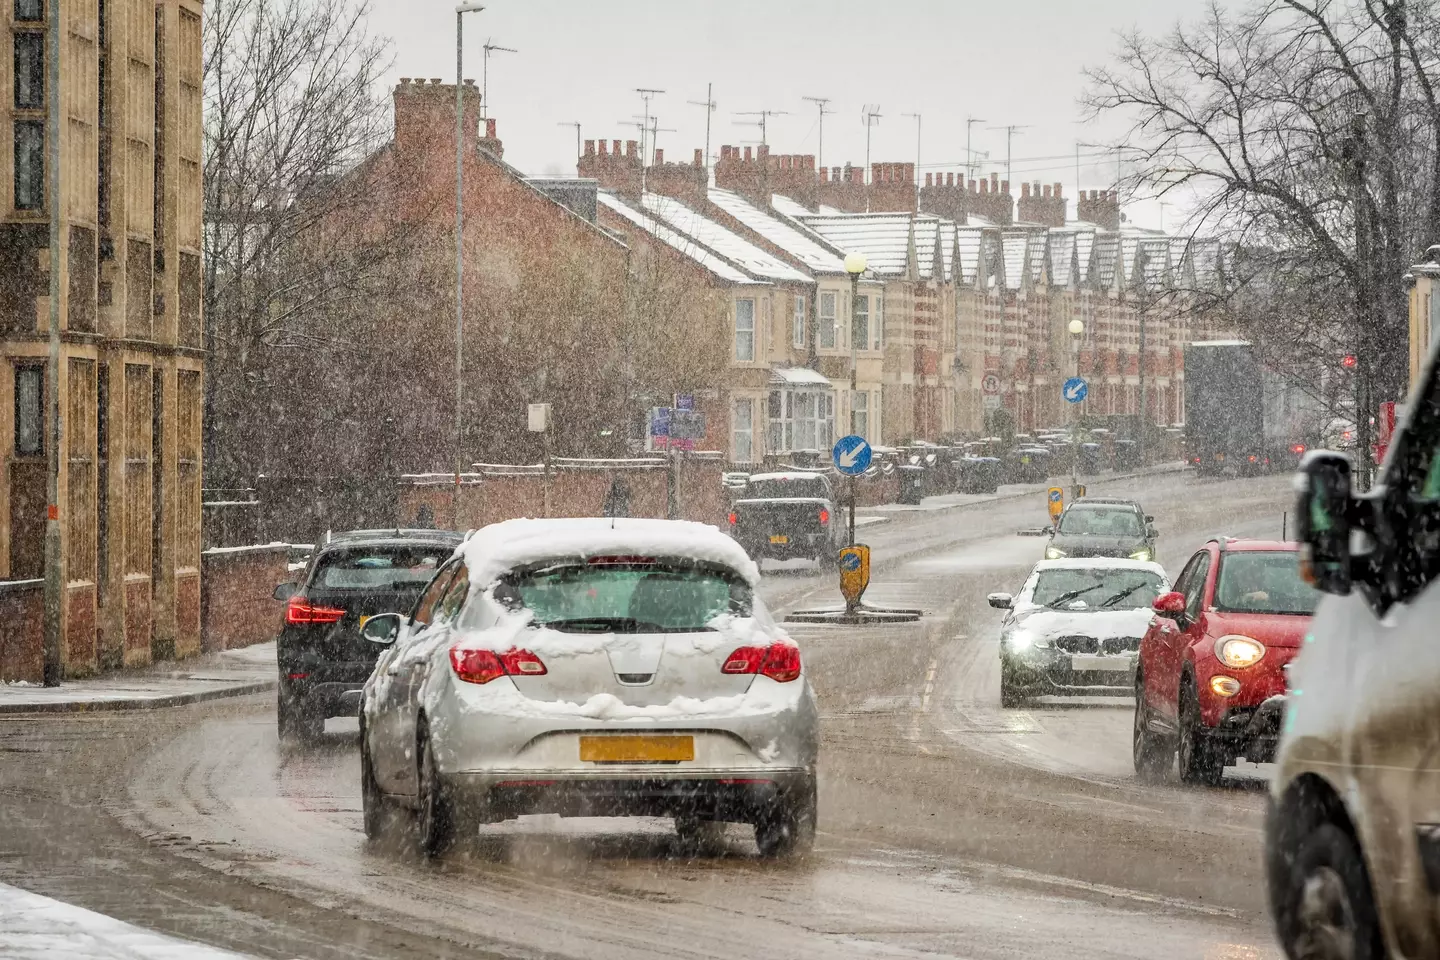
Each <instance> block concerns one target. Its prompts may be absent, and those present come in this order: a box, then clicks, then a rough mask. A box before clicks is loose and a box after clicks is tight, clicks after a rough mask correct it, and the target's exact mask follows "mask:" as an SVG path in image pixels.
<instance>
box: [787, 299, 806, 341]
mask: <svg viewBox="0 0 1440 960" xmlns="http://www.w3.org/2000/svg"><path fill="white" fill-rule="evenodd" d="M790 343H791V344H792V345H794V346H796V347H803V346H805V298H804V297H802V296H799V295H797V296H796V297H795V319H794V320H793V321H791V324H790Z"/></svg>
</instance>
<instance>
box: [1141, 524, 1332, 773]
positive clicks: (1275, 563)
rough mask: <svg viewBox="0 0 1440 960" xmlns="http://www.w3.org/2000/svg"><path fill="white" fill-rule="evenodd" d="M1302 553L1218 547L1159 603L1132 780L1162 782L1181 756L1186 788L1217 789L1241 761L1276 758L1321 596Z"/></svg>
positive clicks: (1258, 544) (1144, 652)
mask: <svg viewBox="0 0 1440 960" xmlns="http://www.w3.org/2000/svg"><path fill="white" fill-rule="evenodd" d="M1297 549H1298V545H1297V544H1294V543H1280V542H1273V541H1263V540H1235V539H1230V538H1223V539H1216V540H1211V541H1210V542H1209V543H1207V544H1206V545H1205V546H1204V547H1202V548H1201V549H1200V550H1199V551H1197V552H1196V554H1195V555H1194V556H1193V557H1191V558H1190V561H1189V562H1188V563H1187V564H1185V569H1184V570H1183V571H1181V573H1180V576H1179V577H1178V578H1177V579H1176V580H1175V590H1174V591H1173V592H1171V593H1167V594H1163V595H1162V596H1160V597H1159V598H1157V599H1156V601H1155V603H1154V609H1155V616H1154V618H1153V619H1152V620H1151V622H1150V626H1149V628H1148V629H1147V630H1146V632H1145V636H1144V637H1143V638H1142V639H1141V641H1140V658H1139V661H1138V663H1137V665H1136V669H1135V732H1134V756H1135V772H1136V773H1137V774H1138V775H1139V776H1140V777H1142V778H1144V779H1159V778H1160V777H1163V776H1164V775H1165V774H1166V773H1168V772H1169V770H1170V763H1171V760H1172V758H1174V757H1175V756H1176V755H1177V754H1178V755H1179V764H1180V778H1181V779H1182V780H1184V781H1185V782H1186V783H1205V784H1217V783H1219V782H1220V777H1221V773H1222V771H1223V770H1224V768H1225V767H1226V766H1228V765H1230V764H1232V763H1234V762H1235V760H1236V758H1238V757H1244V758H1245V759H1247V760H1250V761H1252V762H1255V763H1266V762H1269V761H1270V760H1271V759H1273V757H1274V755H1275V743H1276V741H1277V739H1278V738H1279V733H1280V719H1281V716H1282V715H1283V713H1284V709H1285V694H1286V671H1285V667H1286V664H1288V663H1289V662H1290V661H1291V660H1292V659H1293V658H1294V657H1295V655H1296V654H1297V653H1298V652H1299V648H1300V645H1301V644H1302V643H1303V642H1304V639H1305V634H1306V630H1307V628H1308V626H1309V623H1310V614H1311V612H1312V611H1313V610H1314V609H1315V604H1316V602H1317V601H1318V599H1319V594H1318V593H1316V591H1315V589H1314V588H1313V587H1311V586H1310V585H1308V584H1307V583H1305V582H1304V581H1303V580H1302V579H1301V578H1300V570H1299V565H1298V563H1297V559H1298V554H1297Z"/></svg>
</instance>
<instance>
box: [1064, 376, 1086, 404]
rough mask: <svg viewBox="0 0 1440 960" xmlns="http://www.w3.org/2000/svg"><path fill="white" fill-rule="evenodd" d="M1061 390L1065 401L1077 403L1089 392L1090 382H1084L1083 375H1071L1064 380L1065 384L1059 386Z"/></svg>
mask: <svg viewBox="0 0 1440 960" xmlns="http://www.w3.org/2000/svg"><path fill="white" fill-rule="evenodd" d="M1061 391H1062V392H1063V393H1064V395H1065V402H1066V403H1079V402H1080V401H1081V400H1084V399H1085V395H1086V394H1087V393H1089V392H1090V384H1088V383H1086V382H1085V378H1084V377H1071V378H1070V379H1069V380H1066V381H1065V386H1064V387H1062V388H1061Z"/></svg>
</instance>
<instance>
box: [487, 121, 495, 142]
mask: <svg viewBox="0 0 1440 960" xmlns="http://www.w3.org/2000/svg"><path fill="white" fill-rule="evenodd" d="M485 136H486V137H487V138H489V139H491V140H494V139H495V118H494V117H490V118H488V119H487V120H486V121H485Z"/></svg>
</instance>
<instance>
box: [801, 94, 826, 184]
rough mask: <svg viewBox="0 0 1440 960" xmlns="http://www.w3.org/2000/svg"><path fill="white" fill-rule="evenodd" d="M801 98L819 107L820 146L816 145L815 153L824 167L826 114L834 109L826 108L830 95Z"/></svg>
mask: <svg viewBox="0 0 1440 960" xmlns="http://www.w3.org/2000/svg"><path fill="white" fill-rule="evenodd" d="M800 99H802V100H809V101H810V102H811V103H813V104H815V107H816V109H818V110H819V111H820V135H819V146H818V147H816V149H815V155H816V158H817V160H818V162H819V165H820V166H821V167H822V168H823V167H824V166H825V114H827V113H832V112H833V111H831V110H826V109H825V107H826V105H827V104H829V103H830V98H829V97H801V98H800Z"/></svg>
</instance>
